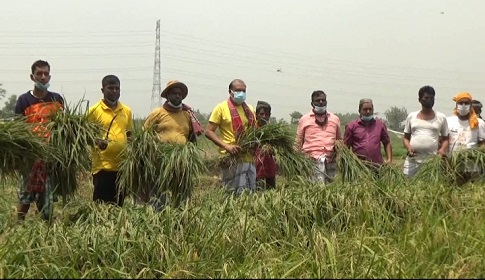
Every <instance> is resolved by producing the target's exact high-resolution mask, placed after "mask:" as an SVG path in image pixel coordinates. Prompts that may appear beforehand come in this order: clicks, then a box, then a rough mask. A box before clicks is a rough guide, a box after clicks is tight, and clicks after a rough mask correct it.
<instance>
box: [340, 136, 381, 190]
mask: <svg viewBox="0 0 485 280" xmlns="http://www.w3.org/2000/svg"><path fill="white" fill-rule="evenodd" d="M335 148H336V153H337V155H336V156H337V168H338V171H339V173H338V175H337V177H340V180H341V181H342V183H346V182H349V183H362V182H363V181H369V180H372V179H373V174H374V173H373V172H375V168H376V167H375V166H372V165H370V164H368V163H367V162H365V161H363V160H361V159H359V158H358V157H357V156H356V155H355V153H354V152H352V150H350V149H349V148H347V147H346V146H345V145H344V144H343V143H342V142H337V143H336V144H335Z"/></svg>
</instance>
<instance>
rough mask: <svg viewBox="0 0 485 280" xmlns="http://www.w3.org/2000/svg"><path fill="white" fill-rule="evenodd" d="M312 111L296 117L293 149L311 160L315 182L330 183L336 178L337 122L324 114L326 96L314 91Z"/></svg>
mask: <svg viewBox="0 0 485 280" xmlns="http://www.w3.org/2000/svg"><path fill="white" fill-rule="evenodd" d="M311 100H312V102H311V106H312V110H311V111H310V112H308V113H307V114H305V115H304V116H303V117H301V118H300V120H299V122H298V128H297V131H296V139H295V146H296V149H297V150H299V151H303V152H304V153H305V154H307V155H309V156H310V157H311V158H313V159H314V160H315V163H316V169H317V170H316V173H315V178H313V179H314V180H315V181H319V182H323V183H330V182H332V181H333V180H334V178H335V176H336V175H337V162H336V160H335V144H336V141H339V140H342V132H341V130H340V119H339V117H338V116H337V115H335V114H333V113H330V112H328V111H327V95H326V94H325V92H323V91H321V90H316V91H314V92H313V93H312V96H311Z"/></svg>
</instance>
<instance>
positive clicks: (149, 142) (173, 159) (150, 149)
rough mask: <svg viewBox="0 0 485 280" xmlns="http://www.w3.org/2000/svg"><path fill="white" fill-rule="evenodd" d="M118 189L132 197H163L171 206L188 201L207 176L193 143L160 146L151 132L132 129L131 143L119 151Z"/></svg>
mask: <svg viewBox="0 0 485 280" xmlns="http://www.w3.org/2000/svg"><path fill="white" fill-rule="evenodd" d="M121 157H122V158H123V161H122V162H121V164H120V171H119V174H120V176H119V181H118V182H119V184H120V187H121V188H122V189H123V190H124V191H126V192H128V193H132V194H134V195H139V194H142V193H144V194H150V195H155V196H159V195H161V194H166V195H167V196H168V200H169V201H170V202H171V203H172V205H173V206H175V207H176V206H178V205H180V203H181V202H183V201H184V200H185V199H187V198H188V197H190V195H191V193H192V191H193V189H194V188H195V186H196V184H197V182H198V179H199V177H200V176H201V175H202V174H203V173H205V172H207V170H206V166H205V165H204V161H203V159H202V157H201V155H200V153H199V151H198V148H197V147H196V146H195V145H194V144H193V143H187V144H183V145H182V144H173V143H162V142H160V140H159V139H158V136H157V135H156V132H155V131H154V130H153V129H147V130H143V129H142V127H141V125H138V126H135V127H134V131H133V139H132V141H130V142H129V143H128V145H127V146H126V148H125V149H124V150H123V151H122V153H121Z"/></svg>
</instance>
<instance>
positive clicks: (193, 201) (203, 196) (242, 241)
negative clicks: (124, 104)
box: [0, 138, 485, 278]
mask: <svg viewBox="0 0 485 280" xmlns="http://www.w3.org/2000/svg"><path fill="white" fill-rule="evenodd" d="M205 144H208V143H207V142H206V140H204V139H203V138H201V142H200V143H199V144H198V145H199V147H200V148H202V149H203V150H204V146H205ZM398 145H400V143H396V144H395V146H398ZM209 148H210V149H212V148H211V147H209ZM208 158H210V156H208ZM401 167H402V166H397V167H396V169H397V170H401ZM393 171H396V170H393V169H390V170H386V172H388V173H389V174H390V175H389V176H388V177H385V176H383V177H384V178H387V179H381V180H380V181H370V180H367V181H364V180H361V181H358V182H352V183H350V182H345V181H344V182H342V181H336V182H335V183H333V184H330V185H327V186H325V187H324V186H321V185H314V184H309V183H307V182H303V181H301V180H299V179H298V178H295V179H294V180H291V179H288V180H287V179H285V178H283V177H278V179H277V182H278V185H277V188H276V189H275V190H270V191H263V192H258V193H255V194H243V195H241V196H240V197H232V196H229V195H227V194H226V193H225V192H223V190H222V189H221V188H220V185H219V183H218V180H217V178H213V177H212V175H209V174H206V175H204V176H203V177H202V178H201V181H200V183H199V185H197V187H196V189H195V190H194V194H193V195H192V196H191V198H190V199H188V200H187V201H186V202H185V204H184V205H182V206H181V207H178V208H172V207H167V208H165V210H163V211H162V212H159V213H158V212H155V211H154V210H153V209H152V208H150V207H141V206H137V205H134V204H133V202H132V201H130V200H128V201H127V202H126V205H125V206H124V207H123V208H116V207H111V206H107V205H96V204H93V203H92V202H91V201H90V200H91V194H92V187H91V182H90V181H89V176H85V177H84V178H79V182H81V185H80V186H79V188H78V190H77V193H76V197H75V199H72V200H71V201H70V202H69V203H68V204H67V205H66V206H62V204H61V203H57V204H56V206H55V216H56V217H57V218H56V219H55V221H54V223H53V224H52V225H49V224H47V223H45V222H43V221H41V220H40V219H39V217H37V216H36V215H33V214H32V213H31V214H29V215H28V216H27V220H26V222H25V223H23V224H17V222H16V220H15V214H14V207H15V203H16V199H15V188H14V186H16V182H15V180H14V179H13V178H12V180H10V181H8V182H6V183H5V184H4V187H3V189H2V190H3V191H4V192H3V193H4V195H3V196H2V197H1V198H0V278H31V277H42V278H60V277H68V278H118V277H119V278H203V277H204V278H205V277H207V278H432V277H433V278H435V277H436V278H483V277H485V273H484V270H483V267H485V258H484V254H485V241H484V240H485V204H484V203H483V197H484V196H485V188H484V185H483V184H481V183H479V182H477V183H474V184H467V185H464V186H462V187H459V188H458V187H452V186H447V185H446V184H441V183H436V184H428V183H426V184H424V183H420V182H416V183H413V184H410V183H406V184H405V185H403V184H402V182H399V181H396V179H395V177H393V176H394V175H395V173H393ZM389 178H394V179H389ZM401 179H402V178H401Z"/></svg>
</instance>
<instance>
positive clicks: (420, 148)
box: [403, 86, 449, 177]
mask: <svg viewBox="0 0 485 280" xmlns="http://www.w3.org/2000/svg"><path fill="white" fill-rule="evenodd" d="M434 97H435V91H434V89H433V88H432V87H431V86H424V87H422V88H420V89H419V92H418V101H419V102H420V103H421V110H420V111H416V112H411V113H409V114H408V116H407V118H406V124H405V126H404V138H403V144H404V147H405V148H406V150H407V151H408V154H407V157H406V160H405V161H404V169H403V173H404V174H405V175H406V176H408V177H412V176H414V175H416V173H417V172H418V170H419V167H420V166H421V164H422V163H423V162H424V161H425V160H426V159H427V158H429V157H430V156H432V155H434V154H439V155H441V156H446V153H447V151H448V144H449V142H448V141H449V140H448V134H449V131H448V124H447V122H446V116H445V115H444V114H443V113H440V112H436V111H434V110H433V106H434ZM439 143H441V146H440V145H439Z"/></svg>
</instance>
